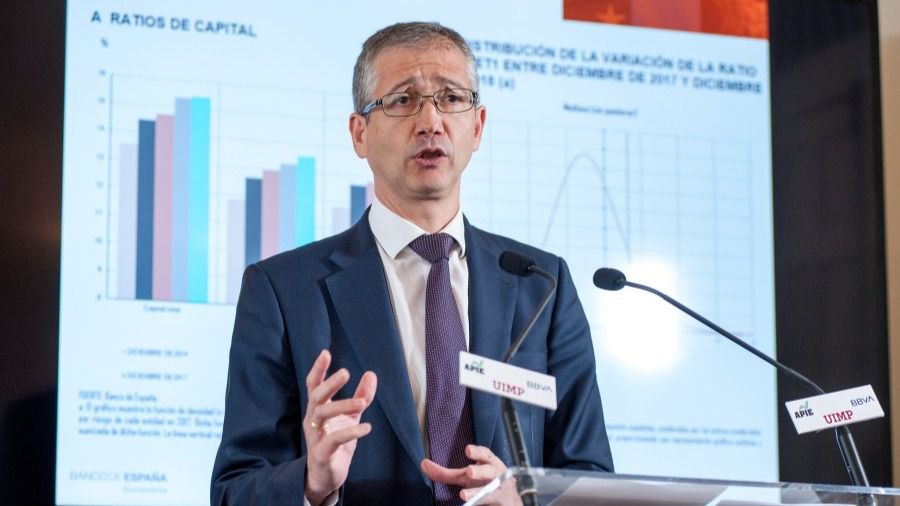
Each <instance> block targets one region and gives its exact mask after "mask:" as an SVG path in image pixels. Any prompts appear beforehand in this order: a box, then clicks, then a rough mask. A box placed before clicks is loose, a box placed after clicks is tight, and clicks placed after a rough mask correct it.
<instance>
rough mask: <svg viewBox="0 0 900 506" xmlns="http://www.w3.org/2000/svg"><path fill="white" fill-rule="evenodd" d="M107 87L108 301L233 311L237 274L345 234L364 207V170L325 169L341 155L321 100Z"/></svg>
mask: <svg viewBox="0 0 900 506" xmlns="http://www.w3.org/2000/svg"><path fill="white" fill-rule="evenodd" d="M109 79H110V97H109V101H108V104H109V109H110V114H109V117H110V120H109V122H110V125H109V128H108V135H109V142H108V144H109V146H110V148H109V149H110V152H109V156H108V165H109V169H108V181H109V184H108V185H107V188H108V192H109V195H108V202H109V212H108V213H107V217H108V222H109V223H108V226H107V230H108V237H109V239H108V241H107V266H108V268H107V269H106V273H107V280H106V297H107V298H109V299H124V300H133V299H138V300H156V301H171V302H193V303H224V304H234V303H235V302H236V301H237V296H238V293H239V290H240V283H241V274H242V272H243V270H244V268H245V267H246V266H247V265H249V264H251V263H253V262H256V261H258V260H262V259H265V258H268V257H270V256H272V255H275V254H277V253H280V252H283V251H287V250H289V249H293V248H295V247H298V246H302V245H304V244H308V243H310V242H312V241H314V240H316V239H317V238H321V237H323V236H325V235H330V234H332V233H337V232H340V231H342V230H344V229H346V228H347V227H348V226H349V225H350V224H352V223H355V221H356V220H358V219H359V217H360V216H361V215H362V213H363V212H364V210H365V208H366V206H367V205H368V204H369V203H370V202H371V200H372V198H373V187H372V184H371V183H370V182H368V181H367V180H368V179H369V178H368V174H367V172H360V171H352V170H351V171H344V172H342V171H341V170H331V171H329V172H328V173H327V174H326V172H325V171H324V169H323V160H324V159H326V158H327V157H328V155H327V152H328V151H329V150H346V149H348V147H347V146H344V145H343V144H342V141H343V139H340V140H337V141H336V142H335V143H334V144H332V145H329V144H328V142H327V141H326V137H327V136H328V133H327V128H328V121H327V118H326V113H325V112H324V108H325V102H326V101H327V100H328V99H329V97H328V96H327V95H325V94H323V93H321V92H310V91H305V90H296V89H289V88H276V87H263V86H248V85H235V84H229V83H214V82H211V83H206V82H190V81H183V80H166V79H159V78H147V77H140V76H125V75H116V74H113V75H111V76H110V78H109ZM148 97H149V98H148ZM154 97H159V99H158V100H154ZM335 121H337V119H336V118H335ZM329 176H330V177H329ZM326 184H329V185H331V186H333V187H340V188H342V189H343V195H340V190H337V191H336V192H335V193H334V194H335V195H336V196H335V197H334V198H327V197H325V195H327V194H328V193H329V192H327V191H324V190H321V189H322V188H324V187H325V185H326Z"/></svg>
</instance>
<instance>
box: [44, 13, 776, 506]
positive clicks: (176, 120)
mask: <svg viewBox="0 0 900 506" xmlns="http://www.w3.org/2000/svg"><path fill="white" fill-rule="evenodd" d="M67 16H68V20H67V34H66V39H67V41H66V85H65V126H64V160H63V217H62V218H63V219H62V222H63V241H62V280H61V303H60V313H61V314H60V351H59V401H58V402H59V411H58V417H59V419H58V442H57V446H58V454H57V463H56V465H57V476H56V479H57V486H56V494H57V499H56V500H57V503H58V504H63V505H75V504H78V505H88V504H90V505H93V504H97V505H99V504H110V505H111V504H116V505H201V504H208V501H209V493H208V489H209V487H208V483H209V477H210V473H211V469H212V462H213V457H214V455H215V451H216V448H217V445H218V442H219V438H220V435H221V427H222V420H223V414H224V413H223V406H224V394H225V383H226V370H227V361H228V350H229V343H230V337H231V330H232V324H233V319H234V309H235V308H234V301H235V300H236V294H237V292H238V290H239V283H240V275H241V271H242V270H243V268H244V265H245V263H246V262H247V261H248V259H250V260H252V259H254V258H260V257H261V258H265V257H266V256H268V255H269V254H271V253H274V252H277V251H282V250H285V249H289V248H293V247H295V246H296V245H297V244H302V243H304V242H307V241H308V240H311V239H319V238H323V237H327V236H329V235H331V234H333V233H336V232H339V231H341V230H344V229H345V228H346V227H348V226H349V225H350V224H351V222H352V220H353V219H354V217H355V216H357V215H358V213H359V212H360V210H361V209H363V208H364V207H365V203H366V202H368V199H370V198H371V188H370V186H369V185H370V184H371V182H372V177H371V172H370V170H369V168H368V166H367V165H366V163H365V161H364V160H359V159H358V158H357V157H356V156H355V154H354V153H353V150H352V147H351V143H350V138H349V134H348V132H347V124H348V117H349V114H350V112H351V110H352V102H351V97H350V84H351V73H352V67H353V63H354V62H355V58H356V56H357V54H358V52H359V49H360V47H361V44H362V42H363V41H364V40H365V38H366V37H367V36H368V35H370V34H371V33H373V32H374V31H375V30H377V29H378V28H380V27H383V26H386V25H388V24H391V23H394V22H397V21H408V20H436V21H440V22H441V23H443V24H446V25H448V26H451V27H453V28H455V29H457V30H458V31H460V32H461V33H462V34H463V35H464V36H465V37H466V38H467V39H468V40H469V42H470V43H471V45H472V47H473V49H474V52H475V55H476V57H477V58H478V66H479V72H480V79H481V82H480V90H481V101H482V103H483V104H484V105H485V106H486V107H487V124H486V125H487V126H486V130H485V134H484V140H483V142H482V144H481V148H480V149H479V151H478V152H476V153H475V155H474V156H473V159H472V162H471V164H470V165H469V167H468V169H467V170H466V172H465V175H464V178H463V210H464V212H465V214H466V216H467V217H468V219H469V220H470V221H471V223H472V224H474V225H476V226H478V227H480V228H483V229H486V230H490V231H493V232H497V233H501V234H505V235H508V236H511V237H513V238H515V239H518V240H521V241H524V242H527V243H530V244H532V245H535V246H537V247H540V248H543V249H546V250H549V251H552V252H554V253H557V254H559V255H561V256H563V257H564V258H565V259H566V261H567V262H568V263H569V266H570V268H571V270H572V274H573V276H574V279H575V283H576V285H577V289H578V293H579V295H580V298H581V301H582V304H583V305H584V308H585V311H586V313H587V315H588V318H589V320H590V322H591V330H592V332H593V338H594V349H595V353H596V358H597V381H598V384H599V387H600V393H601V395H602V398H603V404H604V410H605V417H606V427H607V430H608V431H609V437H610V442H611V445H612V451H613V457H614V460H615V465H616V469H617V471H619V472H624V473H634V474H652V475H672V476H690V477H707V478H727V479H743V480H766V481H772V480H776V479H777V477H778V468H777V461H778V460H777V455H778V452H777V427H776V422H777V420H776V398H775V374H774V372H773V371H772V370H771V369H770V368H769V366H767V365H765V364H764V363H762V362H760V361H759V360H757V359H755V358H753V357H752V356H750V355H749V354H747V353H746V352H744V351H742V350H740V349H739V348H738V347H736V346H734V345H733V344H731V343H729V342H727V341H725V340H724V339H722V338H719V337H717V336H716V335H715V334H713V333H711V332H710V331H708V330H706V329H704V328H703V327H701V326H700V325H699V324H697V323H695V322H694V321H693V320H690V319H689V318H688V317H686V316H684V315H682V314H681V313H679V312H677V311H676V310H675V309H674V308H672V307H669V306H667V305H665V303H663V302H662V301H660V300H657V299H655V298H653V297H652V296H651V295H648V294H644V293H641V292H635V291H629V290H623V291H620V292H615V293H606V292H600V291H599V290H597V289H596V288H594V286H593V284H592V281H591V278H592V274H593V272H594V270H595V269H597V268H598V267H601V266H613V267H617V268H619V269H621V270H623V271H624V272H625V273H626V274H627V275H628V277H629V279H631V280H633V281H637V282H642V283H645V284H650V285H653V286H655V287H657V288H659V289H661V290H664V291H666V292H668V293H669V294H671V295H672V296H674V297H676V298H678V299H680V300H682V301H683V302H685V303H686V304H687V305H688V306H691V307H692V308H694V309H695V310H697V311H699V312H700V313H703V314H705V315H707V316H708V317H710V318H711V319H712V320H714V321H716V322H717V323H719V324H720V325H722V326H723V327H725V328H728V329H730V330H732V331H733V332H735V333H736V334H737V335H739V336H740V337H742V338H743V339H745V340H747V341H749V342H750V343H751V344H753V345H755V346H757V347H759V348H760V349H762V350H763V351H764V352H766V353H769V354H773V353H774V350H775V340H774V287H773V253H772V205H771V200H772V189H771V159H770V130H771V129H770V113H769V110H770V107H769V76H768V65H769V64H768V57H769V47H768V41H767V40H765V39H754V38H745V37H734V36H722V35H710V34H704V33H691V32H684V31H673V30H661V29H650V28H641V27H635V26H617V25H611V24H601V23H592V22H583V21H569V20H564V19H563V5H562V0H560V1H544V2H527V3H524V4H523V3H522V2H519V1H508V0H498V1H492V2H483V1H481V2H475V1H469V0H458V1H457V2H454V3H453V4H452V5H445V4H432V3H428V2H405V1H404V2H388V3H384V4H376V3H373V2H358V3H357V4H353V3H351V4H350V5H348V3H347V2H296V1H286V0H285V1H266V2H238V1H234V0H217V1H211V0H197V1H191V2H176V1H174V0H159V1H155V2H128V1H121V0H116V1H112V0H84V1H80V2H71V3H70V4H69V6H68V14H67ZM723 83H724V84H723ZM734 83H740V84H738V85H734ZM151 169H152V170H151ZM154 189H155V191H153V190H154ZM173 252H174V253H173ZM536 282H537V281H536ZM379 388H391V386H390V385H379Z"/></svg>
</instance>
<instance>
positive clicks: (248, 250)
mask: <svg viewBox="0 0 900 506" xmlns="http://www.w3.org/2000/svg"><path fill="white" fill-rule="evenodd" d="M246 198H247V201H246V206H247V208H246V211H245V212H244V235H245V237H244V240H245V241H246V243H245V245H244V262H246V264H247V265H250V264H252V263H254V262H258V261H259V257H260V256H261V250H262V179H247V197H246Z"/></svg>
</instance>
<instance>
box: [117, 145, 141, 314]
mask: <svg viewBox="0 0 900 506" xmlns="http://www.w3.org/2000/svg"><path fill="white" fill-rule="evenodd" d="M118 187H119V191H118V199H119V205H118V210H119V226H118V227H117V231H118V233H117V235H116V238H117V241H116V242H117V243H118V248H119V254H118V262H117V267H118V268H117V269H116V279H117V283H116V288H117V290H116V294H117V295H118V296H119V297H120V298H123V299H133V298H134V296H135V293H136V292H135V270H136V269H137V145H135V144H122V145H120V146H119V184H118Z"/></svg>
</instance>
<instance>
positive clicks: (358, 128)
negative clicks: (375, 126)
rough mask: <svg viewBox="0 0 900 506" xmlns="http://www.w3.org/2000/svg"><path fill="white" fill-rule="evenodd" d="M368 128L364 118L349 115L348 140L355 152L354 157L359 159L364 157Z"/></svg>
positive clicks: (354, 114) (355, 114)
mask: <svg viewBox="0 0 900 506" xmlns="http://www.w3.org/2000/svg"><path fill="white" fill-rule="evenodd" d="M368 126H369V124H368V123H367V122H366V117H365V116H363V115H362V114H357V113H353V114H351V115H350V139H351V140H352V141H353V150H354V151H356V156H358V157H360V158H365V157H366V134H367V130H368Z"/></svg>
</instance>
